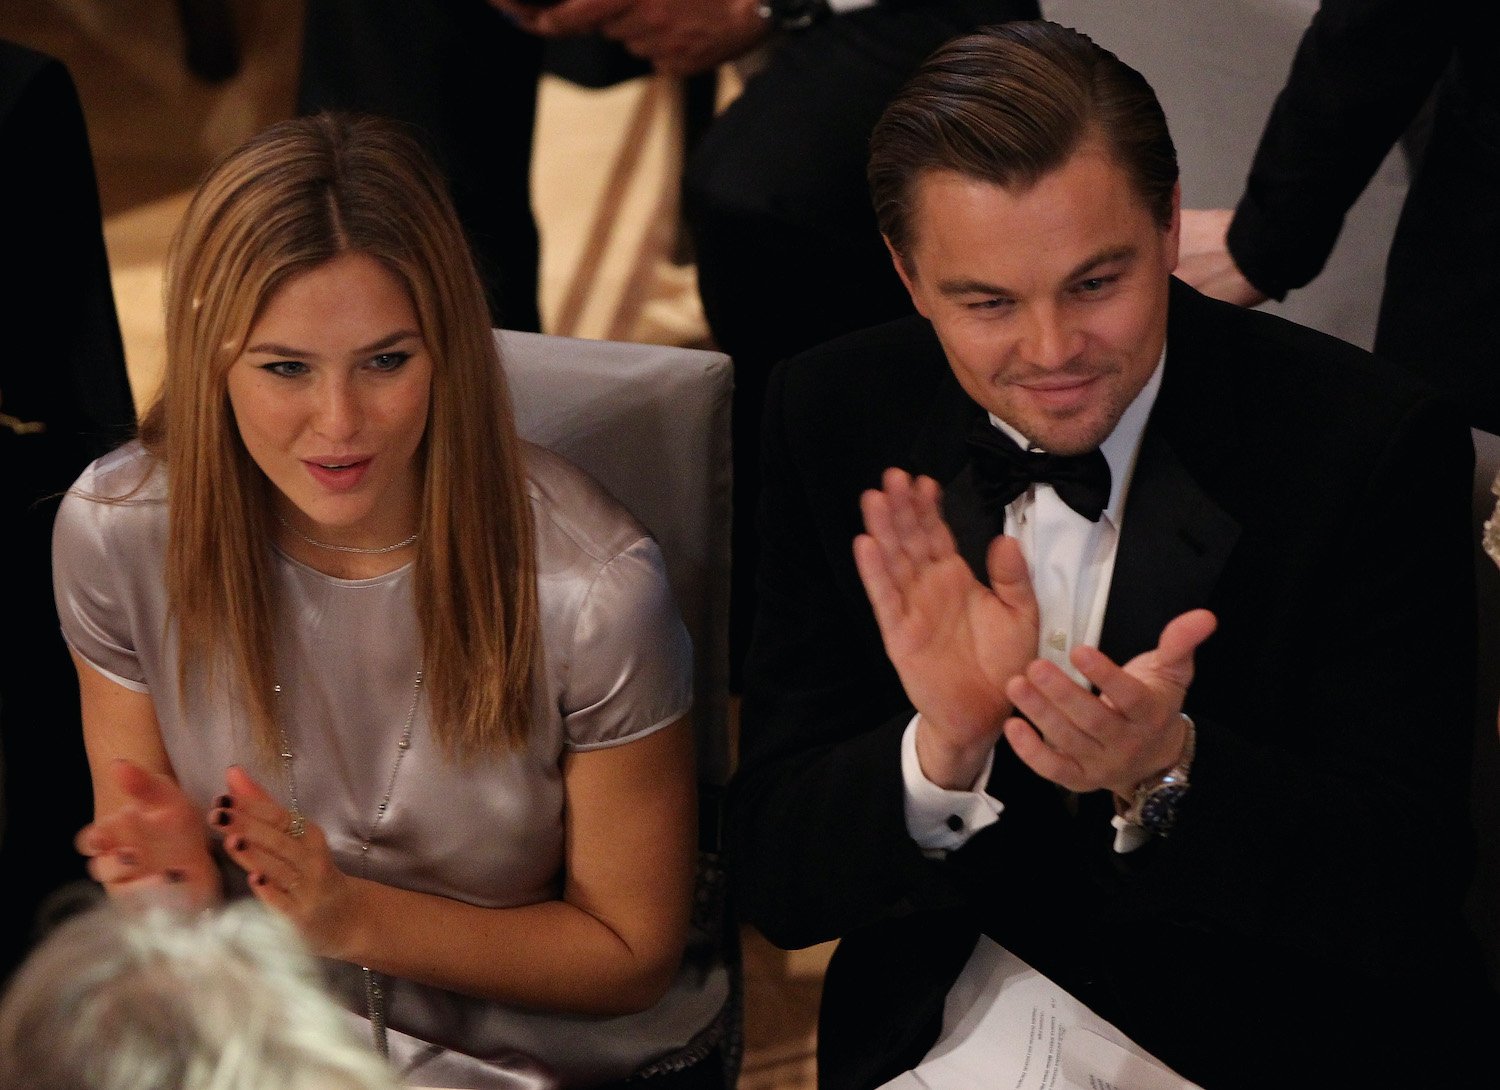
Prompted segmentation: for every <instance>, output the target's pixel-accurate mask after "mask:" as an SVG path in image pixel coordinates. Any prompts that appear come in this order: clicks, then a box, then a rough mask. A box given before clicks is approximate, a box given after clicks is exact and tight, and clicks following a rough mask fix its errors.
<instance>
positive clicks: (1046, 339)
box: [1021, 306, 1083, 370]
mask: <svg viewBox="0 0 1500 1090" xmlns="http://www.w3.org/2000/svg"><path fill="white" fill-rule="evenodd" d="M1025 321H1026V328H1025V332H1024V333H1023V336H1022V344H1021V350H1022V352H1023V354H1024V355H1025V357H1026V362H1027V363H1029V364H1031V365H1032V366H1033V367H1037V368H1041V369H1043V370H1055V369H1057V368H1059V367H1062V366H1063V365H1064V364H1066V363H1067V362H1068V361H1069V360H1071V359H1073V358H1074V357H1075V356H1077V355H1078V353H1079V351H1080V350H1081V349H1082V340H1083V338H1082V337H1081V336H1080V335H1079V333H1078V331H1077V329H1075V328H1074V327H1073V326H1072V324H1071V323H1070V322H1069V321H1068V318H1067V315H1066V314H1064V313H1063V312H1062V311H1061V310H1059V309H1058V308H1057V307H1052V306H1037V307H1031V308H1030V309H1028V311H1027V313H1026V319H1025Z"/></svg>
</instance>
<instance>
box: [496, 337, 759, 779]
mask: <svg viewBox="0 0 1500 1090" xmlns="http://www.w3.org/2000/svg"><path fill="white" fill-rule="evenodd" d="M496 340H497V341H498V343H499V346H500V358H501V360H502V362H503V365H504V367H505V371H506V375H507V377H508V378H509V381H510V387H511V391H512V396H513V398H514V401H515V408H516V424H517V426H518V428H519V430H520V432H521V435H522V437H523V438H525V439H528V440H530V441H531V442H533V443H536V444H537V445H539V446H543V447H546V448H548V449H549V450H553V451H556V452H557V453H558V454H561V455H562V456H563V457H565V458H567V459H568V460H569V461H571V462H573V463H574V464H575V465H577V466H578V467H579V468H580V469H582V470H584V471H585V472H586V473H588V474H589V475H590V476H592V477H593V478H594V479H595V480H597V481H598V482H599V483H600V484H602V485H603V486H604V487H605V488H606V489H608V490H609V491H610V493H611V494H612V495H614V497H615V498H616V499H618V500H619V501H620V502H621V503H623V504H624V505H625V506H626V508H628V509H629V510H630V512H631V513H632V514H634V515H635V517H636V518H638V519H639V520H640V521H641V522H642V523H643V524H644V525H645V527H646V529H648V530H650V531H651V533H652V534H653V535H654V536H655V537H656V540H657V542H658V543H659V544H660V545H661V549H662V554H663V555H664V557H665V558H666V563H667V577H668V579H669V580H670V581H671V584H672V590H673V593H674V594H675V595H676V598H677V605H678V608H679V609H680V610H681V611H682V616H683V620H684V621H685V623H686V624H687V628H688V632H689V633H690V634H691V636H692V637H693V655H694V686H695V701H694V709H695V710H694V724H695V726H696V730H697V741H698V772H699V778H700V780H701V781H702V782H704V783H707V784H712V785H717V786H722V785H723V784H724V783H725V782H726V781H727V780H728V777H729V772H730V765H731V746H730V739H729V623H728V621H729V519H730V461H729V404H730V393H731V391H732V387H733V379H732V370H731V367H730V363H729V357H728V356H726V355H724V354H723V353H722V352H710V351H704V350H701V349H691V348H672V347H664V346H661V345H649V344H629V343H625V342H621V341H588V340H577V339H574V338H571V337H556V336H549V335H546V334H540V333H519V332H515V331H513V330H498V331H497V332H496Z"/></svg>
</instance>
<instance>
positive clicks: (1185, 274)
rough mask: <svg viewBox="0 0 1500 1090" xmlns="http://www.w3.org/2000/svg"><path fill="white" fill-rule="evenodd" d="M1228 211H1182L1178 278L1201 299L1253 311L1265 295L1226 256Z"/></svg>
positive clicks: (1215, 209)
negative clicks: (1209, 296)
mask: <svg viewBox="0 0 1500 1090" xmlns="http://www.w3.org/2000/svg"><path fill="white" fill-rule="evenodd" d="M1232 219H1234V210H1233V209H1230V208H1185V209H1183V211H1182V248H1181V250H1180V251H1179V253H1178V259H1177V276H1178V278H1179V279H1181V280H1184V281H1186V282H1187V283H1189V284H1191V285H1192V286H1193V287H1195V288H1197V289H1198V290H1199V291H1201V292H1202V293H1203V294H1204V295H1211V296H1213V297H1214V298H1215V299H1223V300H1224V301H1225V302H1226V303H1234V304H1235V305H1237V306H1242V307H1253V306H1256V305H1257V304H1259V303H1264V302H1265V301H1266V298H1267V297H1266V294H1265V293H1264V292H1262V291H1261V290H1260V289H1259V288H1257V287H1256V286H1255V285H1254V284H1252V283H1250V281H1248V280H1246V279H1245V274H1244V273H1242V272H1240V268H1239V266H1238V265H1236V264H1235V263H1234V258H1233V257H1232V256H1230V253H1229V243H1228V241H1227V236H1228V234H1229V222H1230V221H1231V220H1232Z"/></svg>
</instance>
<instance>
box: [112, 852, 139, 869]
mask: <svg viewBox="0 0 1500 1090" xmlns="http://www.w3.org/2000/svg"><path fill="white" fill-rule="evenodd" d="M115 858H116V859H118V860H119V861H120V862H121V863H123V864H124V865H125V866H127V867H133V866H135V865H136V863H137V862H138V861H139V859H138V857H137V856H136V854H135V852H132V851H125V850H121V851H118V852H115Z"/></svg>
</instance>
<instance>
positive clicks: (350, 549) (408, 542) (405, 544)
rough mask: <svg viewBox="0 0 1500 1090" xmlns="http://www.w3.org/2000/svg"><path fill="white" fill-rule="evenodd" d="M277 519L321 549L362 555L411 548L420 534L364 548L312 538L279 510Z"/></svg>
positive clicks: (375, 554) (383, 553)
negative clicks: (391, 542)
mask: <svg viewBox="0 0 1500 1090" xmlns="http://www.w3.org/2000/svg"><path fill="white" fill-rule="evenodd" d="M276 521H277V522H279V523H281V525H283V526H285V527H286V528H287V529H288V530H290V531H291V532H292V533H294V534H296V535H297V536H298V537H300V538H301V539H302V540H303V541H305V542H307V543H308V544H309V545H314V546H316V547H318V548H319V549H327V550H328V551H329V552H333V553H357V554H358V555H360V556H383V555H385V554H386V553H393V552H395V551H397V550H398V549H409V548H411V547H412V546H413V545H415V544H416V543H417V536H418V535H417V534H412V535H411V537H409V538H406V539H405V540H404V541H398V542H396V544H394V545H382V546H381V547H380V548H378V549H364V548H361V547H360V546H358V545H330V544H328V542H326V541H318V540H316V539H314V538H310V537H308V536H307V535H306V534H304V533H303V532H302V531H301V530H299V529H297V527H295V526H293V525H292V524H291V523H290V522H288V521H287V520H286V519H284V518H282V517H281V513H280V512H279V511H278V512H276Z"/></svg>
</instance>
